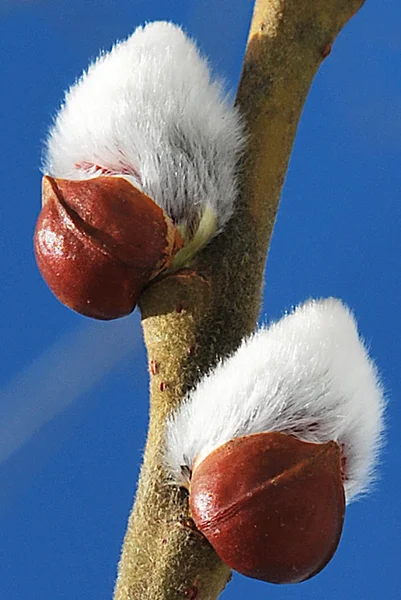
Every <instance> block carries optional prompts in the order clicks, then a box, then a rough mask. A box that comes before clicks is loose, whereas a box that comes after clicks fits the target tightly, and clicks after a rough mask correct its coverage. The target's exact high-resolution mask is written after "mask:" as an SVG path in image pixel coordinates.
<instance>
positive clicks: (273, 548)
mask: <svg viewBox="0 0 401 600" xmlns="http://www.w3.org/2000/svg"><path fill="white" fill-rule="evenodd" d="M190 508H191V513H192V517H193V519H194V522H195V524H196V526H197V528H198V529H199V530H200V531H201V532H202V533H203V534H204V536H205V537H206V538H207V539H208V541H209V542H210V543H211V545H212V546H213V547H214V549H215V551H216V552H217V554H218V555H219V556H220V558H221V559H222V560H223V561H224V562H225V563H226V564H227V565H228V566H230V567H231V568H232V569H235V570H236V571H239V572H240V573H242V574H243V575H247V576H248V577H254V578H256V579H262V580H264V581H269V582H271V583H297V582H300V581H303V580H305V579H308V578H310V577H312V576H313V575H316V574H317V573H318V572H319V571H320V570H321V569H323V567H324V566H325V565H326V564H327V563H328V561H329V560H330V559H331V558H332V556H333V554H334V552H335V550H336V548H337V545H338V543H339V540H340V536H341V531H342V526H343V520H344V512H345V497H344V489H343V483H342V471H341V452H340V448H339V446H338V444H336V443H335V442H328V443H324V444H313V443H309V442H303V441H300V440H298V439H296V438H295V437H291V436H288V435H285V434H283V433H277V432H267V433H257V434H254V435H248V436H244V437H239V438H235V439H233V440H231V441H230V442H227V443H226V444H224V445H222V446H220V447H219V448H217V449H216V450H214V451H213V452H211V453H210V454H209V455H208V456H207V457H206V458H205V459H204V460H202V461H201V462H200V463H199V464H198V465H196V463H195V468H194V470H193V474H192V479H191V487H190Z"/></svg>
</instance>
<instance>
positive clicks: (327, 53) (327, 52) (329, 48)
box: [322, 42, 332, 58]
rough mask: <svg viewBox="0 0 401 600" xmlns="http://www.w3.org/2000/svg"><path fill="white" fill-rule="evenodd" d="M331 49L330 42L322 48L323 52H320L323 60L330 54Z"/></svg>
mask: <svg viewBox="0 0 401 600" xmlns="http://www.w3.org/2000/svg"><path fill="white" fill-rule="evenodd" d="M331 48H332V43H331V42H328V43H327V44H326V45H325V47H324V48H323V50H322V57H323V58H326V57H327V56H328V55H329V54H330V52H331Z"/></svg>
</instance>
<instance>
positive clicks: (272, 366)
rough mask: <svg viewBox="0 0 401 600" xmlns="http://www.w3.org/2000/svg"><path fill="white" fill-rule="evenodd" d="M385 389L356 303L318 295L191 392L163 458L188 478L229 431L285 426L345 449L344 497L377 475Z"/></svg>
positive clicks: (171, 426) (179, 477) (232, 434)
mask: <svg viewBox="0 0 401 600" xmlns="http://www.w3.org/2000/svg"><path fill="white" fill-rule="evenodd" d="M384 405H385V401H384V396H383V390H382V386H381V384H380V381H379V377H378V373H377V370H376V367H375V365H374V363H373V362H372V360H371V359H370V358H369V356H368V353H367V350H366V347H365V346H364V344H363V342H362V340H361V339H360V337H359V335H358V331H357V326H356V322H355V320H354V318H353V316H352V314H351V312H350V310H349V309H348V308H347V307H346V306H344V304H343V303H342V302H341V301H340V300H337V299H334V298H329V299H324V300H311V301H308V302H306V303H305V304H303V305H301V306H299V307H297V308H296V309H295V310H294V312H293V313H291V314H289V315H286V316H285V317H283V318H282V319H281V320H279V321H278V322H276V323H274V324H272V325H270V326H269V327H267V328H266V327H264V328H262V329H260V330H259V331H257V332H256V333H255V334H254V335H252V336H251V337H250V338H249V339H247V340H245V341H244V342H243V343H242V345H241V347H240V348H239V349H238V350H237V352H235V354H233V355H232V356H231V357H230V358H228V359H226V360H224V361H222V362H221V363H220V364H219V365H218V366H217V367H216V368H215V369H214V370H212V371H211V372H210V373H209V374H208V375H207V376H206V377H204V379H203V380H202V381H201V382H200V383H199V385H198V386H197V387H196V389H195V390H194V391H193V392H192V393H190V395H189V397H188V398H187V399H186V400H185V401H184V403H183V404H182V405H181V407H180V408H179V409H178V411H177V412H176V413H175V414H174V415H173V416H172V417H171V418H170V420H169V422H168V425H167V437H166V463H167V466H168V468H169V470H170V472H171V475H172V477H173V479H174V481H175V482H177V483H184V479H185V477H184V476H185V473H186V472H189V471H192V467H193V464H194V461H195V460H196V462H197V463H199V462H200V461H201V460H203V459H204V458H205V457H206V456H207V455H208V454H209V453H210V452H212V451H213V450H214V449H216V448H217V447H219V446H221V445H222V444H224V443H226V442H228V441H229V440H231V439H233V438H236V437H240V436H244V435H249V434H253V433H260V432H262V431H281V432H283V433H287V434H290V435H294V436H296V437H298V438H299V439H301V440H304V441H308V442H316V443H324V442H327V441H330V440H334V441H336V442H337V443H338V444H339V445H340V446H341V448H342V451H343V461H344V470H345V480H344V489H345V494H346V498H347V502H349V501H351V500H353V499H355V498H356V497H357V496H358V495H360V494H361V493H363V492H365V491H366V490H367V488H368V486H369V483H370V482H371V480H372V477H373V475H374V467H375V463H376V462H377V454H378V450H379V448H380V445H381V439H382V432H383V413H384Z"/></svg>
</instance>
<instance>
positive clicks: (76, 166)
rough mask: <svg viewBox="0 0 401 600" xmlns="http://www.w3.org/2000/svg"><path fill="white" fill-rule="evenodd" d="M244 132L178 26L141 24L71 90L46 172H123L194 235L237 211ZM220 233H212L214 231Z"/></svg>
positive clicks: (53, 134)
mask: <svg viewBox="0 0 401 600" xmlns="http://www.w3.org/2000/svg"><path fill="white" fill-rule="evenodd" d="M243 139H244V136H243V127H242V124H241V120H240V117H239V114H238V112H237V110H236V109H235V108H234V107H232V106H231V104H230V103H229V102H228V100H227V98H226V96H225V94H224V90H223V86H222V84H221V82H220V81H218V80H216V79H213V77H212V75H211V73H210V71H209V68H208V64H207V62H206V60H205V59H204V58H203V57H202V56H201V55H200V54H199V51H198V49H197V48H196V46H195V44H194V42H193V41H192V40H190V39H189V38H188V37H187V36H186V35H185V34H184V33H183V31H182V30H181V29H180V28H179V27H177V26H175V25H173V24H172V23H166V22H156V23H150V24H148V25H146V26H145V27H139V28H138V29H136V30H135V32H134V33H133V34H132V35H131V36H130V37H129V38H128V39H127V40H125V41H122V42H120V43H117V44H116V45H115V46H114V47H113V48H112V50H111V51H110V52H108V53H104V54H102V55H101V56H100V57H99V58H98V59H97V60H96V61H95V62H94V63H93V64H92V65H90V66H89V68H88V70H87V71H86V72H85V73H84V74H83V75H82V77H81V78H80V79H79V80H78V81H77V83H76V84H75V85H74V86H73V87H72V88H71V89H70V90H69V91H68V92H67V93H66V96H65V101H64V104H63V106H62V107H61V109H60V112H59V113H58V115H57V116H56V119H55V123H54V126H53V128H52V129H51V131H50V134H49V137H48V140H47V149H46V153H45V157H44V167H43V170H44V172H45V173H47V174H49V175H51V176H53V177H61V178H66V179H87V178H91V177H94V176H99V175H122V176H124V177H126V178H127V179H129V180H130V181H131V182H132V183H134V185H136V186H137V187H139V188H140V189H141V190H142V191H144V192H145V193H146V194H148V195H149V196H150V197H151V198H152V199H153V200H154V201H155V202H156V203H157V204H159V206H161V207H162V208H163V209H164V210H165V211H166V212H167V214H168V215H169V216H170V217H171V218H172V219H173V221H174V222H175V223H176V224H178V225H181V226H183V227H184V233H188V232H189V233H190V235H193V233H194V229H196V227H197V226H198V224H199V221H200V219H201V217H202V216H203V215H204V213H205V212H207V211H208V212H209V216H210V215H211V217H210V218H211V219H212V220H213V221H214V222H215V225H214V227H213V228H212V229H213V230H214V231H213V232H215V231H220V230H221V229H222V228H223V227H224V225H225V224H226V222H227V221H228V219H229V218H230V217H231V214H232V212H233V205H234V202H235V199H236V195H237V189H236V188H237V186H236V164H237V161H238V159H239V156H240V153H241V149H242V147H243ZM209 229H210V228H209Z"/></svg>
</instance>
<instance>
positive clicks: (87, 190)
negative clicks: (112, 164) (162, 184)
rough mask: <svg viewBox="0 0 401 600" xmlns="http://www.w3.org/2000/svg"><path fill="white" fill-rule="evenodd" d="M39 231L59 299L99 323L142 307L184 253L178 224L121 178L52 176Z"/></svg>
mask: <svg viewBox="0 0 401 600" xmlns="http://www.w3.org/2000/svg"><path fill="white" fill-rule="evenodd" d="M42 200H43V208H42V211H41V213H40V215H39V219H38V222H37V225H36V230H35V236H34V245H35V254H36V260H37V263H38V266H39V269H40V271H41V273H42V276H43V278H44V279H45V281H46V283H47V284H48V286H49V287H50V289H51V290H52V291H53V293H54V294H55V295H56V296H57V298H58V299H59V300H60V301H61V302H63V303H64V304H66V305H67V306H68V307H70V308H72V309H73V310H75V311H77V312H79V313H81V314H83V315H86V316H89V317H93V318H96V319H115V318H118V317H122V316H124V315H127V314H129V313H130V312H132V311H133V309H134V308H135V305H136V303H137V301H138V298H139V295H140V293H141V291H142V289H143V288H144V286H145V285H147V284H148V283H149V281H150V280H151V279H153V278H154V277H156V275H158V274H159V273H160V272H161V271H163V270H164V269H166V268H168V267H169V266H170V265H171V261H172V258H173V257H174V255H175V253H176V252H177V251H178V250H179V249H180V248H181V247H182V245H183V243H182V240H181V238H180V235H179V233H178V231H177V229H176V228H175V226H174V224H173V222H172V221H171V219H170V218H169V217H168V216H167V215H166V214H165V212H164V211H163V210H162V209H161V208H160V207H159V206H158V205H157V204H156V203H155V202H153V200H152V199H151V198H149V196H147V195H146V194H144V193H143V192H141V191H140V190H138V189H137V188H135V187H134V186H133V185H132V184H131V183H130V182H129V181H127V180H125V179H123V178H121V177H96V178H93V179H87V180H73V181H70V180H66V179H53V178H52V177H48V176H45V177H44V178H43V189H42Z"/></svg>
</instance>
